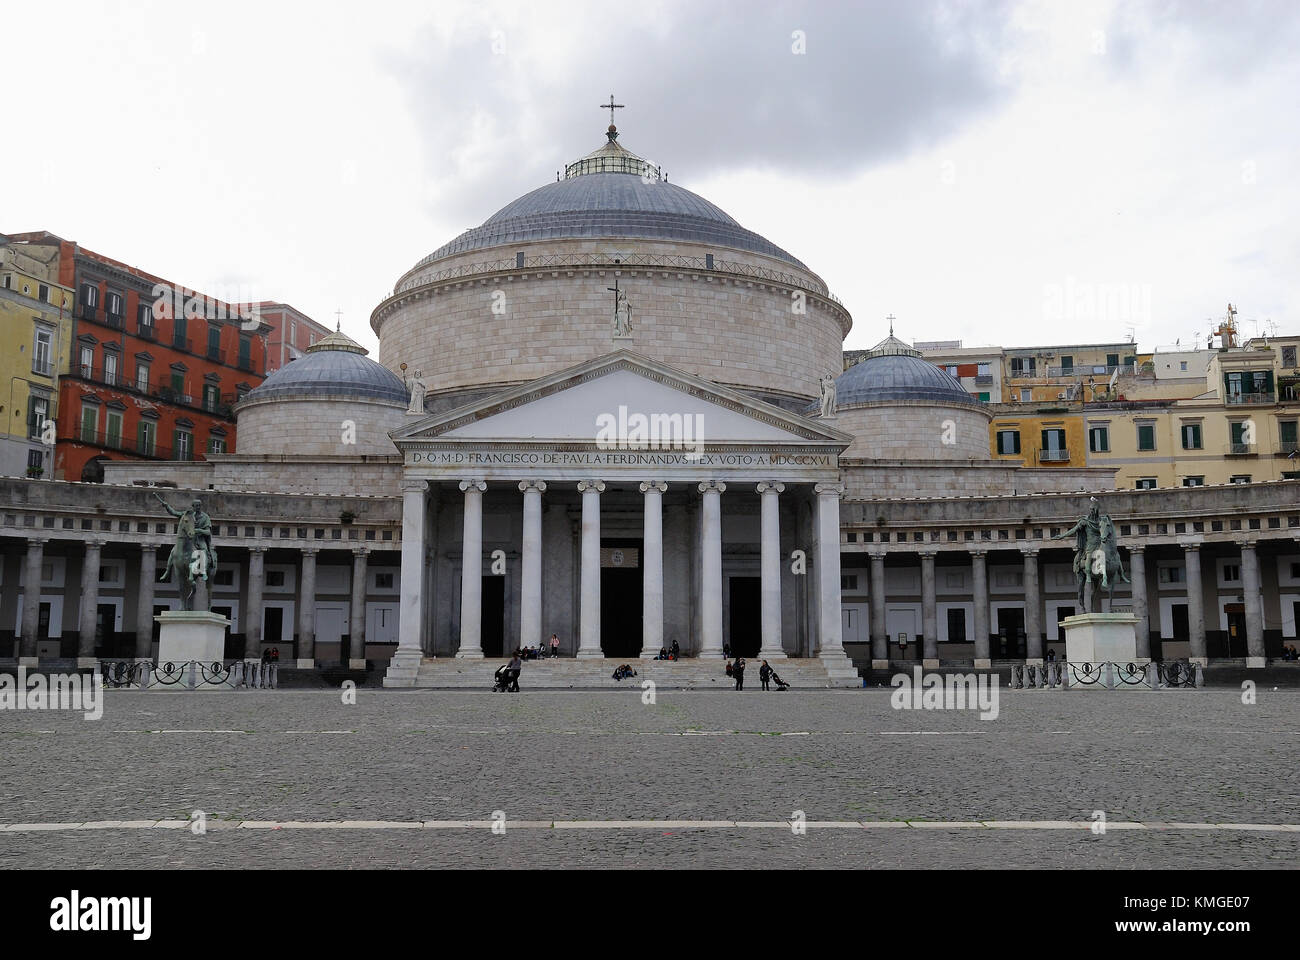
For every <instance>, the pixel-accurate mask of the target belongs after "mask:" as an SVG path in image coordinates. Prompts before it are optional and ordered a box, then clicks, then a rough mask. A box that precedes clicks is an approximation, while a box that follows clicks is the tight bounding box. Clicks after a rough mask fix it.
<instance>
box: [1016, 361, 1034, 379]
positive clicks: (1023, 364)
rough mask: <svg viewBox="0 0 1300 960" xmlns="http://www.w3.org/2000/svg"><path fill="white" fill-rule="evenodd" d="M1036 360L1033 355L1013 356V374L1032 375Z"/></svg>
mask: <svg viewBox="0 0 1300 960" xmlns="http://www.w3.org/2000/svg"><path fill="white" fill-rule="evenodd" d="M1034 366H1035V361H1034V358H1033V357H1012V358H1011V375H1012V376H1013V377H1032V376H1033V375H1034Z"/></svg>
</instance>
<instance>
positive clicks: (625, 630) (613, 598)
mask: <svg viewBox="0 0 1300 960" xmlns="http://www.w3.org/2000/svg"><path fill="white" fill-rule="evenodd" d="M641 588H642V571H641V541H640V540H602V541H601V543H600V646H601V649H602V650H604V651H605V656H606V657H609V658H611V659H616V660H631V659H633V658H635V657H638V656H640V655H641V628H642V621H641V615H642V607H643V600H644V598H643V597H642V590H641ZM655 652H656V653H657V652H658V651H655Z"/></svg>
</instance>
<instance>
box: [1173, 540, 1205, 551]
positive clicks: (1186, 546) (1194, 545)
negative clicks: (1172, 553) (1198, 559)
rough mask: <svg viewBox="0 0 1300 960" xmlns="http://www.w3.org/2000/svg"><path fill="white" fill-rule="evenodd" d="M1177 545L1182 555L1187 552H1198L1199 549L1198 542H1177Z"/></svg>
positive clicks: (1199, 542)
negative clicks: (1180, 548)
mask: <svg viewBox="0 0 1300 960" xmlns="http://www.w3.org/2000/svg"><path fill="white" fill-rule="evenodd" d="M1178 545H1179V546H1180V547H1182V548H1183V552H1184V553H1186V552H1188V551H1189V550H1196V551H1199V550H1200V549H1201V541H1200V540H1179V541H1178Z"/></svg>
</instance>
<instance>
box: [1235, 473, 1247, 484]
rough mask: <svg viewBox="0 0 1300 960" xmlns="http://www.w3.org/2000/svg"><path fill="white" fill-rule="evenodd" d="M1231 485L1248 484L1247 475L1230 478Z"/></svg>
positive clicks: (1239, 474) (1240, 474) (1238, 474)
mask: <svg viewBox="0 0 1300 960" xmlns="http://www.w3.org/2000/svg"><path fill="white" fill-rule="evenodd" d="M1232 482H1233V483H1250V474H1249V473H1237V474H1233V476H1232Z"/></svg>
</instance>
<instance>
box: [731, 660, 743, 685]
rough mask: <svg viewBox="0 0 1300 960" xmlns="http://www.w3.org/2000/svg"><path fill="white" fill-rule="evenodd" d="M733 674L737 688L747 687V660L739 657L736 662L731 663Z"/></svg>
mask: <svg viewBox="0 0 1300 960" xmlns="http://www.w3.org/2000/svg"><path fill="white" fill-rule="evenodd" d="M731 675H732V676H733V677H735V678H736V689H737V690H744V689H745V661H744V660H742V659H741V658H739V657H737V658H736V662H735V663H733V664H732V665H731Z"/></svg>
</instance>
